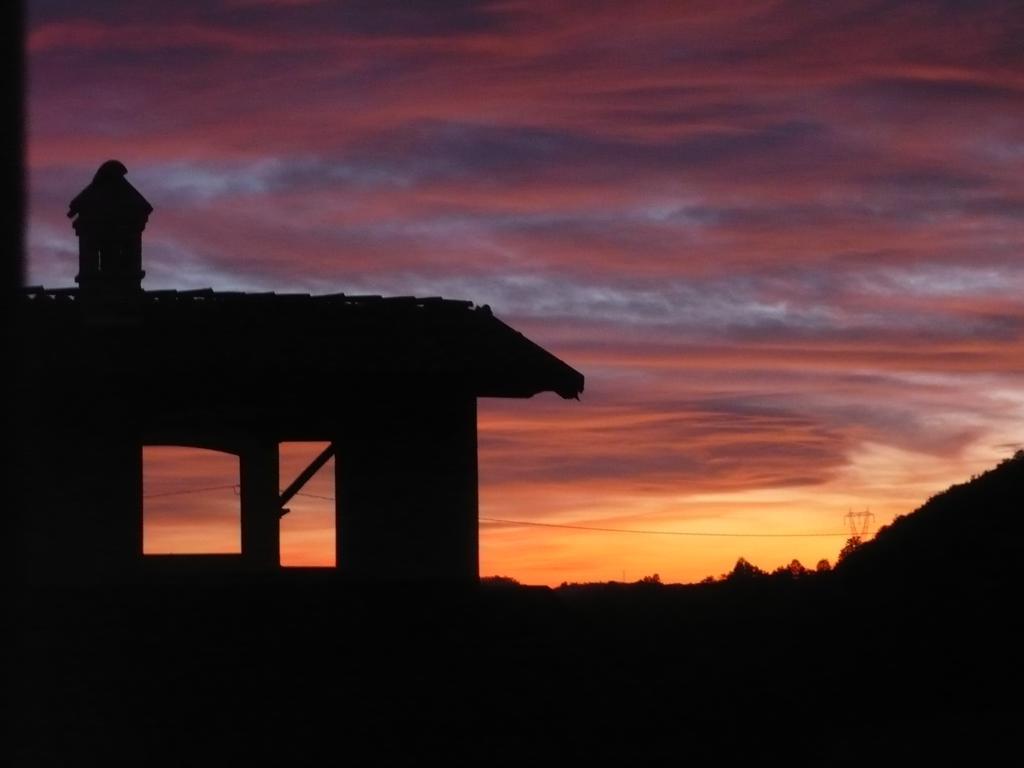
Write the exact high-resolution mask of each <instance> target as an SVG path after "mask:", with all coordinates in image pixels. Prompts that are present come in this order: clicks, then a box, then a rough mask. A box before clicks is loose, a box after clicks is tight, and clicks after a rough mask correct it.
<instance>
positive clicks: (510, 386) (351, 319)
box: [19, 287, 584, 402]
mask: <svg viewBox="0 0 1024 768" xmlns="http://www.w3.org/2000/svg"><path fill="white" fill-rule="evenodd" d="M22 297H23V301H22V302H21V311H22V313H23V316H22V323H21V324H20V325H19V328H20V329H21V330H23V331H24V332H25V333H26V334H27V336H28V337H31V338H30V340H29V339H27V341H28V343H29V344H30V349H32V350H40V351H45V352H46V354H45V360H46V361H48V362H46V363H42V362H39V361H37V363H38V364H40V365H43V367H44V368H46V369H47V371H48V372H49V373H50V375H54V376H57V375H59V373H58V369H60V368H61V367H62V366H63V365H68V366H71V365H83V364H89V361H83V360H81V357H82V355H83V354H84V353H83V352H82V350H83V349H87V348H89V345H90V343H91V340H92V339H94V338H96V337H97V335H98V336H103V335H104V334H105V333H106V334H108V335H110V334H113V335H116V336H117V337H118V338H119V339H120V340H119V342H118V344H119V345H120V346H119V349H122V350H123V354H119V355H116V356H115V357H113V358H110V359H112V360H115V362H116V364H117V365H119V366H121V367H122V373H123V374H124V375H126V376H129V375H130V376H134V375H136V374H137V375H139V376H142V377H143V378H144V380H145V381H146V382H148V383H147V384H146V386H150V387H154V388H155V389H154V397H158V396H164V397H172V398H173V397H175V396H179V397H180V396H181V395H180V392H181V391H183V390H184V391H192V392H194V396H195V397H197V398H200V399H203V398H207V399H210V398H212V400H216V399H217V397H216V396H215V395H216V393H217V392H220V393H221V395H222V398H223V399H225V402H227V399H228V398H231V397H232V396H237V395H238V393H240V392H242V393H244V392H245V391H247V390H248V388H251V387H254V386H257V385H256V384H255V383H253V382H256V381H259V382H263V383H262V384H261V385H260V386H261V387H262V389H263V392H264V394H265V393H266V391H267V390H268V389H271V390H273V391H274V397H275V398H278V397H279V398H280V399H281V400H282V401H285V402H287V401H289V400H290V399H297V398H303V397H318V396H319V397H326V396H327V395H328V393H329V392H331V391H333V392H338V391H354V390H357V389H359V388H361V387H362V388H366V387H374V388H377V387H386V388H389V389H395V390H396V391H407V392H410V393H411V392H412V391H414V390H424V389H429V390H433V391H438V390H445V389H454V390H459V391H464V392H468V393H472V394H474V395H476V396H479V397H520V398H521V397H531V396H533V395H535V394H538V393H540V392H555V393H557V394H558V395H560V396H561V397H563V398H578V397H579V395H580V393H581V392H582V391H583V385H584V379H583V375H582V374H581V373H579V372H578V371H576V370H575V369H573V368H571V367H570V366H569V365H567V364H566V363H564V362H563V361H561V360H560V359H558V358H557V357H555V356H554V355H553V354H551V353H550V352H548V351H547V350H545V349H543V348H542V347H540V346H539V345H537V344H536V343H534V342H533V341H531V340H530V339H528V338H526V336H524V335H523V334H521V333H519V332H518V331H516V330H515V329H513V328H511V327H510V326H508V325H507V324H505V323H503V322H502V321H501V320H499V319H498V318H497V317H495V316H494V314H493V313H492V312H491V309H490V308H489V307H487V306H476V305H474V304H473V303H472V302H469V301H453V300H449V299H442V298H436V297H431V298H416V297H412V296H399V297H382V296H351V295H346V294H340V293H339V294H331V295H319V296H315V295H309V294H300V293H243V292H227V291H213V290H212V289H204V290H192V291H174V290H167V291H144V292H140V293H139V294H136V295H135V297H134V298H132V299H128V300H127V303H126V304H125V305H124V306H121V307H119V308H117V311H118V312H121V320H122V321H124V319H125V317H129V321H128V322H127V323H124V322H122V324H121V325H122V327H120V329H119V330H113V331H102V330H98V329H97V327H96V325H95V323H92V324H90V322H89V317H90V314H89V307H88V301H83V300H82V299H83V296H82V294H81V293H80V291H79V290H78V289H75V288H64V289H49V290H48V289H44V288H41V287H30V288H25V289H24V290H23V292H22ZM132 302H135V303H132ZM126 312H127V313H128V314H127V315H125V314H124V313H126ZM42 359H43V358H42V357H40V360H42ZM47 371H40V373H41V374H42V373H46V372H47ZM164 382H174V385H173V386H174V387H177V389H172V387H171V385H170V384H165V383H164ZM267 382H275V383H274V385H273V386H272V387H269V388H268V386H267ZM257 388H259V387H257ZM165 389H166V391H163V390H165ZM232 393H234V395H233V394H232Z"/></svg>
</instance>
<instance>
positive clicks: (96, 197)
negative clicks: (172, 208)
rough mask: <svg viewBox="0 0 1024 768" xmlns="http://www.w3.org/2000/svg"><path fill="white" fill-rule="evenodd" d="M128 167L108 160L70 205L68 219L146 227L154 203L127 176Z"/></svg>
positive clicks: (119, 162)
mask: <svg viewBox="0 0 1024 768" xmlns="http://www.w3.org/2000/svg"><path fill="white" fill-rule="evenodd" d="M127 173H128V169H127V168H126V167H125V165H124V163H122V162H121V161H120V160H107V161H106V162H105V163H103V164H102V165H101V166H100V167H99V169H98V170H97V171H96V175H95V176H93V179H92V181H91V182H89V184H88V186H86V188H85V189H83V190H82V191H81V192H79V193H78V194H77V195H76V196H75V199H74V200H72V201H71V205H70V206H69V207H68V218H69V219H73V218H75V216H78V217H79V218H78V219H77V220H76V221H75V225H76V227H77V225H78V224H79V223H80V222H81V221H82V220H83V219H96V220H102V221H107V222H122V223H137V224H139V225H141V226H145V224H146V219H148V218H149V214H150V213H152V212H153V206H152V205H150V204H149V201H148V200H146V198H144V197H143V196H142V193H141V192H139V190H137V189H136V188H135V187H133V186H132V185H131V184H130V183H129V181H128V179H126V178H125V176H126V175H127Z"/></svg>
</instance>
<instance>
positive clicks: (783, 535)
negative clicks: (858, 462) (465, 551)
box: [480, 517, 850, 539]
mask: <svg viewBox="0 0 1024 768" xmlns="http://www.w3.org/2000/svg"><path fill="white" fill-rule="evenodd" d="M480 521H481V522H484V523H505V524H507V525H530V526H537V527H540V528H568V529H570V530H573V531H601V532H603V533H642V534H647V535H654V536H725V537H729V538H733V537H751V536H756V537H759V538H773V539H774V538H792V537H794V536H797V537H800V536H849V535H850V534H849V533H847V532H845V531H844V532H842V533H722V532H710V531H647V530H637V529H636V528H598V527H596V526H590V525H567V524H562V523H538V522H535V521H528V520H502V519H499V518H496V517H481V518H480Z"/></svg>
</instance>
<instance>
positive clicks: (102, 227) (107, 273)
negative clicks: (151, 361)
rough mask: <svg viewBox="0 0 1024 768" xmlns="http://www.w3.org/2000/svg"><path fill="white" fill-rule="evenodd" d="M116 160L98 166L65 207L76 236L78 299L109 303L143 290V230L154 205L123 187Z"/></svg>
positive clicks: (121, 167)
mask: <svg viewBox="0 0 1024 768" xmlns="http://www.w3.org/2000/svg"><path fill="white" fill-rule="evenodd" d="M126 173H128V169H127V168H125V167H124V164H123V163H121V162H119V161H117V160H108V161H107V162H105V163H104V164H103V165H101V166H100V167H99V170H98V171H96V175H95V176H94V177H93V180H92V182H90V183H89V186H87V187H86V188H85V189H83V190H82V191H81V192H79V193H78V195H77V196H76V197H75V199H74V200H72V201H71V205H70V207H69V208H68V218H69V219H73V222H72V223H73V226H74V228H75V233H76V234H77V235H78V275H77V276H76V277H75V282H76V283H78V285H79V286H80V287H81V290H82V293H83V295H86V294H90V295H96V296H100V295H102V296H104V297H107V298H114V297H115V296H129V295H134V294H138V293H139V292H140V291H141V290H142V278H143V277H144V276H145V274H146V273H145V272H144V271H143V270H142V230H143V229H145V228H146V221H147V220H148V219H149V214H150V213H152V212H153V206H152V205H150V204H149V202H148V201H147V200H146V198H144V197H143V196H142V195H141V194H140V193H139V191H138V190H137V189H135V187H133V186H132V185H131V184H129V183H128V180H127V179H126V178H125V174H126Z"/></svg>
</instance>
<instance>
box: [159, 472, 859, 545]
mask: <svg viewBox="0 0 1024 768" xmlns="http://www.w3.org/2000/svg"><path fill="white" fill-rule="evenodd" d="M237 487H238V486H237V485H211V486H208V487H206V488H193V489H191V490H185V491H168V492H167V493H151V494H145V496H144V498H150V497H152V496H177V495H180V494H186V493H200V492H202V491H217V490H222V489H224V488H237ZM295 495H296V496H305V497H306V498H309V499H320V500H321V501H335V498H334V497H333V496H320V495H319V494H315V493H305V492H304V491H299V492H298V493H296V494H295ZM479 520H480V522H481V523H498V524H502V525H524V526H529V527H535V528H565V529H568V530H571V531H597V532H599V533H634V534H641V535H645V536H707V537H718V538H761V539H792V538H811V537H823V536H846V537H849V535H850V532H849V531H841V532H838V533H824V532H823V533H725V532H722V531H652V530H640V529H637V528H600V527H598V526H593V525H569V524H567V523H538V522H536V521H534V520H505V519H503V518H499V517H480V518H479Z"/></svg>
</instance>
